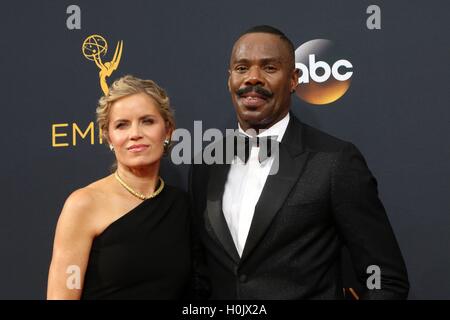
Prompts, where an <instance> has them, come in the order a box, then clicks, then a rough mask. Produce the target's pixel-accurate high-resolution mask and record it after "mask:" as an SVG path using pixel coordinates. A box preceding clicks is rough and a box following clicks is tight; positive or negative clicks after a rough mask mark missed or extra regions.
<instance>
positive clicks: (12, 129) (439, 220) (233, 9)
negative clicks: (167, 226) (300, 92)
mask: <svg viewBox="0 0 450 320" xmlns="http://www.w3.org/2000/svg"><path fill="white" fill-rule="evenodd" d="M71 4H77V5H78V6H79V7H80V8H81V29H79V30H69V29H68V28H67V26H66V19H67V18H68V17H69V15H68V14H67V13H66V9H67V7H68V6H69V5H71ZM371 4H377V5H378V6H379V7H380V8H381V29H380V30H369V29H368V28H367V27H366V20H367V18H368V16H369V15H368V14H367V13H366V8H367V7H368V6H369V5H371ZM449 10H450V5H449V1H405V0H402V1H393V0H392V1H380V0H378V1H373V2H372V1H365V0H364V1H357V0H353V1H336V0H326V1H325V0H320V1H292V0H290V1H280V0H278V1H249V0H246V1H211V0H202V1H131V0H130V1H126V2H125V1H117V2H113V1H75V2H69V1H14V2H12V1H10V2H7V3H4V4H2V8H1V11H0V12H1V13H0V32H1V40H2V45H1V50H0V56H1V59H0V66H1V68H0V70H1V73H2V76H1V78H0V81H1V85H0V88H1V92H2V96H1V106H2V110H1V111H2V112H3V116H2V125H1V130H2V134H1V135H0V137H1V142H2V143H1V146H2V156H1V158H0V161H1V169H2V170H1V171H2V172H1V184H0V187H1V193H0V194H1V201H2V203H1V211H0V254H1V256H0V298H1V299H43V298H45V291H46V282H47V273H48V265H49V262H50V257H51V250H52V242H53V235H54V228H55V225H56V221H57V218H58V215H59V213H60V210H61V208H62V206H63V204H64V201H65V199H66V197H67V196H68V195H69V194H70V192H72V191H73V190H75V189H77V188H80V187H82V186H85V185H87V184H89V183H90V182H92V181H93V180H96V179H99V178H101V177H103V176H105V175H107V174H108V173H109V166H110V164H111V163H112V160H113V157H112V155H111V153H110V152H109V150H108V149H107V148H106V147H105V146H104V145H100V144H99V143H98V139H97V138H96V139H95V142H94V144H91V143H90V141H89V139H81V138H80V137H79V136H78V140H77V144H76V146H74V145H73V144H72V124H73V123H76V124H77V125H78V126H79V127H80V128H81V129H83V130H85V129H86V128H87V125H88V124H89V123H90V122H91V121H94V120H95V107H96V102H97V100H98V98H99V97H100V95H101V93H102V92H101V89H100V86H99V80H98V69H97V67H96V66H95V64H94V63H93V62H92V61H88V60H87V59H86V58H85V57H83V55H82V53H81V44H82V42H83V40H84V39H85V38H86V37H87V36H88V35H91V34H100V35H102V36H104V37H105V38H106V40H107V41H108V44H109V51H108V54H107V57H105V60H104V61H108V60H107V59H108V58H109V59H111V58H112V55H113V52H114V48H115V45H116V43H117V42H118V41H119V40H123V42H124V48H123V54H122V59H121V62H120V65H119V68H118V70H116V71H115V72H114V73H113V75H112V77H111V78H110V79H109V80H108V83H109V84H110V83H111V79H112V80H113V79H116V78H118V77H119V76H122V75H125V74H134V75H136V76H139V77H142V78H151V79H154V80H155V81H157V82H158V83H159V84H160V85H161V86H163V87H164V88H166V89H167V91H168V93H169V95H170V97H171V99H172V103H173V106H174V108H175V109H176V120H177V125H178V127H181V128H186V129H188V130H192V129H193V121H194V120H203V128H204V129H207V128H212V127H214V128H220V129H221V130H223V129H225V128H233V127H235V126H236V119H235V116H234V110H233V107H232V105H231V102H230V97H229V94H228V91H227V85H226V81H227V64H228V58H229V53H230V49H231V46H232V44H233V42H234V40H235V39H236V37H237V36H238V34H239V33H240V32H242V31H243V30H245V29H247V28H248V27H250V26H252V25H255V24H271V25H274V26H276V27H278V28H280V29H281V30H283V31H284V32H285V33H286V34H287V35H288V36H289V37H290V38H291V39H292V41H293V42H294V45H295V46H296V47H298V46H299V45H301V44H302V43H304V42H306V41H308V40H312V39H317V38H325V39H329V40H332V41H333V42H335V43H337V44H339V45H340V46H341V47H342V48H345V54H346V57H348V59H349V60H350V61H351V62H352V64H353V67H354V68H353V71H354V75H353V77H352V83H351V86H350V88H349V90H348V91H347V93H346V94H345V95H344V96H343V97H342V98H340V99H339V100H337V101H336V102H334V103H331V104H329V105H325V106H314V105H310V104H307V103H305V102H303V101H301V100H300V99H298V98H297V97H296V96H294V97H293V98H294V103H293V107H292V109H293V112H294V113H295V114H296V115H297V116H298V117H299V118H300V119H301V120H303V121H304V122H306V123H308V124H311V125H313V126H315V127H317V128H320V129H322V130H324V131H327V132H329V133H330V134H333V135H335V136H337V137H340V138H342V139H345V140H349V141H352V142H354V143H355V144H356V145H357V146H358V147H359V148H360V149H361V151H362V152H363V154H364V155H365V157H366V159H367V162H368V164H369V167H370V168H371V170H372V172H373V173H374V175H375V176H376V177H377V179H378V182H379V192H380V197H381V199H382V200H383V202H384V204H385V206H386V209H387V211H388V215H389V218H390V220H391V223H392V225H393V228H394V230H395V232H396V236H397V238H398V241H399V244H400V247H401V249H402V252H403V254H404V257H405V260H406V264H407V267H408V271H409V276H410V282H411V291H410V298H411V299H450V271H449V270H450V268H449V267H450V250H449V249H448V247H449V244H450V235H449V234H450V232H449V231H450V201H449V198H450V179H449V178H450V162H449V159H450V142H449V138H450V127H449V124H450V123H449V122H450V121H449V119H450V110H449V101H450V100H449V83H448V79H449V70H450V68H449V54H450V45H449V39H450V32H449V25H448V12H449ZM64 123H67V124H68V126H67V127H58V129H57V130H58V132H60V133H67V136H66V137H58V138H57V141H58V142H67V143H68V144H69V146H68V147H53V146H52V126H53V125H54V124H64ZM96 133H97V131H96ZM187 169H188V166H187V165H180V166H174V165H171V164H170V162H169V161H167V160H166V161H165V163H164V165H163V174H162V175H163V176H164V177H165V178H166V180H168V181H169V183H172V184H176V185H179V186H182V187H183V188H185V187H186V174H187Z"/></svg>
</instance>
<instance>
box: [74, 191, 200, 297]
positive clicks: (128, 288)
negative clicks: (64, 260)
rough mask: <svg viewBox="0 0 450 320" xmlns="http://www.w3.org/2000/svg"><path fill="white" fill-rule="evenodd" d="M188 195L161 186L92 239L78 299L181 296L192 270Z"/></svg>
mask: <svg viewBox="0 0 450 320" xmlns="http://www.w3.org/2000/svg"><path fill="white" fill-rule="evenodd" d="M189 233H190V228H189V213H188V200H187V196H186V194H185V193H184V192H182V191H181V190H179V189H177V188H174V187H170V186H165V188H164V189H163V191H162V192H161V193H160V194H159V195H157V196H156V197H155V198H153V199H148V200H145V201H143V202H142V203H141V204H139V205H138V206H137V207H135V208H134V209H132V210H131V211H129V212H128V213H126V214H125V215H124V216H122V217H120V218H119V219H118V220H116V221H114V222H113V223H112V224H111V225H109V226H108V227H107V228H106V229H105V230H104V231H103V232H102V233H101V234H100V235H99V236H98V237H96V238H95V239H94V241H93V244H92V249H91V252H90V256H89V262H88V266H87V269H86V274H85V280H84V285H83V293H82V296H81V298H82V299H180V298H183V296H184V294H185V292H186V290H187V286H188V284H189V278H190V273H191V262H190V259H191V257H190V240H189V238H190V237H189Z"/></svg>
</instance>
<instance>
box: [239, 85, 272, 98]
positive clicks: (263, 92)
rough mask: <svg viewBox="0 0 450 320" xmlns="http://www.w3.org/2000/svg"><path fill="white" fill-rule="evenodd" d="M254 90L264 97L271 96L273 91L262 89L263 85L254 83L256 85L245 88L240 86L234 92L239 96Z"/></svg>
mask: <svg viewBox="0 0 450 320" xmlns="http://www.w3.org/2000/svg"><path fill="white" fill-rule="evenodd" d="M252 91H254V92H256V93H257V94H260V95H262V96H263V97H265V98H272V96H273V93H272V92H270V91H269V90H266V89H264V88H263V87H261V86H260V85H256V86H247V87H245V88H241V89H238V90H237V91H236V94H237V95H238V96H239V97H241V96H242V95H244V94H246V93H249V92H252Z"/></svg>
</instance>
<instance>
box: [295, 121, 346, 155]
mask: <svg viewBox="0 0 450 320" xmlns="http://www.w3.org/2000/svg"><path fill="white" fill-rule="evenodd" d="M300 123H301V126H302V140H303V143H304V147H305V149H307V150H310V151H317V152H340V151H343V150H345V149H348V148H351V147H352V146H353V144H352V143H351V142H349V141H345V140H343V139H340V138H338V137H335V136H333V135H331V134H329V133H327V132H324V131H322V130H320V129H317V128H315V127H312V126H310V125H308V124H305V123H302V122H300Z"/></svg>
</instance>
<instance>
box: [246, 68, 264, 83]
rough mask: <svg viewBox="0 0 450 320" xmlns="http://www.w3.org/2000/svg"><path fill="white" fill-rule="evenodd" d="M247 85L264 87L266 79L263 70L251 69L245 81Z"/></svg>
mask: <svg viewBox="0 0 450 320" xmlns="http://www.w3.org/2000/svg"><path fill="white" fill-rule="evenodd" d="M245 84H246V85H251V86H255V85H261V86H264V78H263V77H262V75H261V69H260V68H259V67H251V68H250V70H249V72H248V74H247V78H246V79H245Z"/></svg>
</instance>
